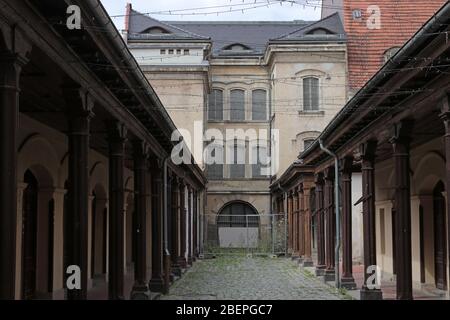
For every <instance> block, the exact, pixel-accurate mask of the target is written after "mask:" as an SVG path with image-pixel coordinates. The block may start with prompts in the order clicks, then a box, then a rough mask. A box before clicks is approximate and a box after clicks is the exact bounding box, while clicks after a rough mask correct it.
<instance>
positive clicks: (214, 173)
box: [207, 145, 223, 180]
mask: <svg viewBox="0 0 450 320" xmlns="http://www.w3.org/2000/svg"><path fill="white" fill-rule="evenodd" d="M211 147H212V148H213V149H212V150H211V154H210V155H211V158H214V159H219V160H218V161H217V162H219V163H216V162H214V163H211V162H212V161H213V159H211V158H210V159H207V163H208V165H207V172H208V178H209V179H211V180H220V179H223V146H222V145H212V146H211ZM208 160H209V161H208Z"/></svg>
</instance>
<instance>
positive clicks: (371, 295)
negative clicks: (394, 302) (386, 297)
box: [359, 287, 383, 300]
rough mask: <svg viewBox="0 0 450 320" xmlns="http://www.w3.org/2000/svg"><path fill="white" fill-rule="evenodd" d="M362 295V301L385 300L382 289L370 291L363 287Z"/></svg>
mask: <svg viewBox="0 0 450 320" xmlns="http://www.w3.org/2000/svg"><path fill="white" fill-rule="evenodd" d="M359 293H360V299H361V300H383V293H382V292H381V290H380V289H368V288H367V287H362V288H361V291H360V292H359Z"/></svg>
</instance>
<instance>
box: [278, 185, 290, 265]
mask: <svg viewBox="0 0 450 320" xmlns="http://www.w3.org/2000/svg"><path fill="white" fill-rule="evenodd" d="M278 188H280V190H281V192H283V194H284V195H285V196H286V197H285V199H284V210H283V211H284V235H285V236H284V248H285V253H284V255H285V256H286V257H287V254H288V220H287V211H288V207H287V206H288V201H287V198H288V197H287V194H286V190H284V189H283V187H281V183H278Z"/></svg>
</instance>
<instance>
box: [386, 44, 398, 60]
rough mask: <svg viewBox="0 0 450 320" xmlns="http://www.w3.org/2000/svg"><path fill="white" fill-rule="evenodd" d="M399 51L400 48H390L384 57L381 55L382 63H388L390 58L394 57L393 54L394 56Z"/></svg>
mask: <svg viewBox="0 0 450 320" xmlns="http://www.w3.org/2000/svg"><path fill="white" fill-rule="evenodd" d="M399 50H400V47H392V48H389V49H387V50H386V51H385V52H384V55H383V59H384V62H385V63H386V62H388V61H389V60H391V59H392V57H393V56H395V54H396V53H397V52H398V51H399Z"/></svg>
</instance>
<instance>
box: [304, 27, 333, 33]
mask: <svg viewBox="0 0 450 320" xmlns="http://www.w3.org/2000/svg"><path fill="white" fill-rule="evenodd" d="M308 34H312V35H324V34H333V33H332V32H330V31H329V30H327V29H324V28H317V29H313V30H311V31H309V32H308Z"/></svg>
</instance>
